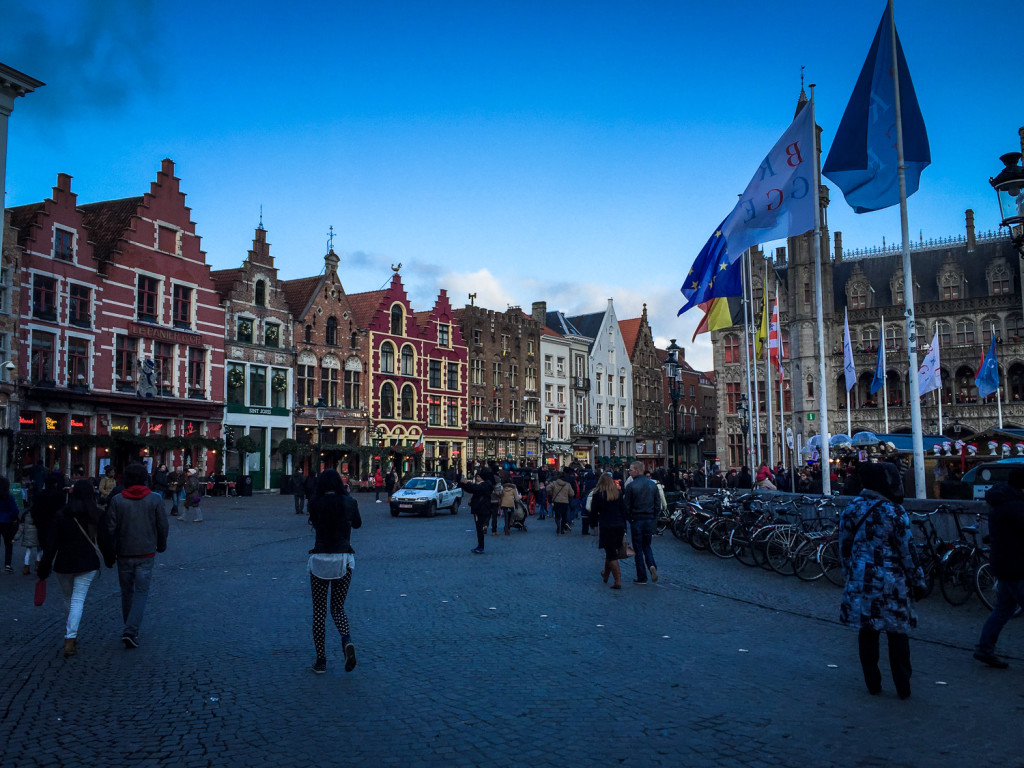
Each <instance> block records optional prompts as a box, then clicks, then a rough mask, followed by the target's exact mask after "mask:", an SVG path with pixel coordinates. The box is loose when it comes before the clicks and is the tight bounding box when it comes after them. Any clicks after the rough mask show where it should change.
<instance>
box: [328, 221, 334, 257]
mask: <svg viewBox="0 0 1024 768" xmlns="http://www.w3.org/2000/svg"><path fill="white" fill-rule="evenodd" d="M333 250H334V225H333V224H331V226H329V227H328V228H327V251H328V252H330V251H333Z"/></svg>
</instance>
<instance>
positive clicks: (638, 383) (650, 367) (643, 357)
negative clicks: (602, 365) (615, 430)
mask: <svg viewBox="0 0 1024 768" xmlns="http://www.w3.org/2000/svg"><path fill="white" fill-rule="evenodd" d="M619 331H620V332H621V333H622V341H623V343H625V345H626V354H627V355H629V361H630V364H631V365H632V367H633V439H634V446H635V452H634V456H636V458H637V459H638V460H639V461H642V462H643V463H644V466H645V467H646V468H647V469H654V468H655V467H660V466H663V465H664V463H665V445H666V443H665V420H664V413H665V411H664V402H665V397H664V387H663V382H664V378H665V371H664V370H663V369H662V367H661V357H660V356H659V355H658V350H657V348H656V347H655V346H654V336H653V334H652V333H651V326H650V323H649V322H648V321H647V305H646V304H644V309H643V313H642V314H641V315H640V317H635V318H632V319H630V320H620V321H619Z"/></svg>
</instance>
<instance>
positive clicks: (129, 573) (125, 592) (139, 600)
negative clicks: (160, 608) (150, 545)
mask: <svg viewBox="0 0 1024 768" xmlns="http://www.w3.org/2000/svg"><path fill="white" fill-rule="evenodd" d="M154 560H156V558H155V557H119V558H117V578H118V581H119V582H120V583H121V617H122V618H123V619H124V632H123V633H122V634H125V635H128V636H129V637H138V634H139V625H140V624H142V614H143V613H145V611H146V599H147V598H148V597H149V583H150V581H151V580H152V578H153V561H154Z"/></svg>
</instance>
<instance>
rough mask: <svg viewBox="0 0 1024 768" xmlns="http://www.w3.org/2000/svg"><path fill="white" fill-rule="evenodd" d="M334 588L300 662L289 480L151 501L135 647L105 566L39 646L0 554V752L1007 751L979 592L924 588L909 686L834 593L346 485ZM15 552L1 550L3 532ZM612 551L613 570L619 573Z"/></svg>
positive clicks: (46, 625)
mask: <svg viewBox="0 0 1024 768" xmlns="http://www.w3.org/2000/svg"><path fill="white" fill-rule="evenodd" d="M358 498H359V501H360V507H361V510H362V514H363V518H364V521H365V522H364V525H363V528H362V529H361V530H359V531H357V532H356V533H355V536H354V539H353V543H354V546H355V548H356V550H357V562H358V564H357V567H356V571H355V577H354V579H353V582H352V591H351V592H350V596H349V601H348V612H349V617H350V620H351V622H352V631H353V640H354V642H355V643H356V647H357V649H358V657H359V665H358V666H357V667H356V669H355V670H354V671H353V672H351V673H345V672H344V669H343V661H344V659H343V657H342V654H341V649H340V643H339V641H338V635H337V632H336V631H335V630H334V628H333V625H332V624H331V622H330V620H328V656H329V667H328V673H327V674H326V675H324V676H316V675H313V674H312V673H311V672H310V670H309V665H310V664H311V663H312V661H313V656H314V653H313V646H312V640H311V636H310V622H311V613H312V612H311V608H310V600H309V582H308V576H307V574H306V572H305V560H306V552H307V550H308V549H309V547H310V546H311V545H312V537H311V530H310V528H309V527H308V526H307V525H306V520H305V518H304V517H299V516H297V515H295V514H294V512H293V508H292V499H291V497H290V496H285V497H282V496H276V495H263V496H256V497H253V498H248V499H214V500H210V501H209V502H208V503H207V504H206V505H204V511H205V513H206V522H204V523H201V524H196V523H191V522H186V523H180V522H177V521H175V520H173V519H172V521H171V526H172V528H171V534H170V542H169V546H168V550H167V552H166V553H165V554H163V555H160V556H159V557H158V560H157V567H156V570H155V573H154V578H153V589H152V593H151V595H150V602H149V607H148V609H147V616H146V618H145V621H144V622H143V626H142V633H141V647H140V648H139V649H137V650H134V651H127V650H125V649H124V648H123V647H122V645H121V643H120V642H119V637H120V629H121V624H120V617H119V598H118V594H117V579H116V575H115V572H114V571H106V572H105V573H104V575H103V576H102V578H101V579H100V580H99V581H98V582H96V583H94V586H93V589H92V592H91V593H90V595H89V599H88V602H87V604H86V609H85V617H84V619H83V622H82V626H81V629H80V635H79V638H80V639H79V653H78V656H76V657H74V658H72V659H68V660H65V659H64V658H63V657H62V653H61V649H62V637H63V631H62V629H63V618H64V609H63V601H62V599H61V596H60V592H59V589H58V587H57V583H56V581H55V580H54V579H51V580H50V583H49V589H50V595H49V597H48V600H47V603H46V605H44V606H43V607H41V608H35V607H33V606H32V586H33V582H34V579H32V578H29V577H24V576H22V575H20V573H18V574H16V575H13V576H0V643H2V647H3V649H4V650H3V658H4V675H3V677H2V681H3V682H2V685H0V765H2V766H3V767H4V768H30V767H34V766H62V767H63V768H75V767H77V766H83V767H89V768H94V767H102V766H118V767H120V766H133V767H134V766H146V767H149V766H185V767H188V768H191V767H192V766H195V767H196V768H198V767H200V766H216V767H217V768H225V767H228V766H252V767H253V768H259V767H260V766H273V767H274V768H281V767H282V766H285V767H288V766H342V765H345V766H482V765H486V766H549V765H550V766H559V767H564V766H577V765H580V766H582V765H602V766H608V765H636V766H645V767H647V766H731V765H744V766H797V765H799V766H808V765H813V766H959V765H968V764H970V765H975V764H983V765H1000V766H1019V765H1024V757H1022V756H1021V752H1020V743H1021V739H1020V722H1021V718H1022V713H1024V695H1022V689H1024V686H1022V684H1021V681H1022V678H1021V676H1022V675H1024V630H1022V628H1024V622H1020V621H1018V622H1011V624H1010V626H1008V627H1007V629H1006V630H1005V632H1004V635H1003V637H1002V639H1001V640H1002V641H1001V650H1002V651H1003V652H1005V653H1006V654H1007V655H1008V656H1009V657H1010V660H1011V668H1010V669H1009V670H1008V671H997V670H992V669H989V668H987V667H983V666H982V665H981V664H979V663H977V662H975V661H974V660H973V659H972V658H971V655H970V649H971V647H972V646H973V643H974V640H975V638H976V635H977V633H978V630H979V628H980V626H981V623H982V621H983V620H984V617H985V615H986V612H985V611H984V610H983V608H982V607H981V606H980V603H978V604H973V605H968V606H964V607H963V608H960V609H953V608H950V607H948V606H946V605H944V604H943V603H942V602H941V597H932V598H930V599H929V600H928V601H926V602H925V603H923V604H922V605H921V606H920V618H921V622H920V624H921V626H920V630H919V631H918V633H917V634H916V636H915V638H914V639H913V640H912V655H913V661H914V669H915V674H914V679H913V686H914V695H913V697H912V698H911V699H910V700H908V701H899V700H898V699H897V698H896V696H895V694H894V692H893V689H892V684H891V682H890V681H889V678H888V674H887V671H886V669H885V662H884V658H885V653H884V651H883V654H882V655H883V680H884V682H883V684H884V686H885V690H884V692H883V695H881V696H879V697H872V696H869V695H868V694H867V692H866V690H865V688H864V684H863V682H862V680H861V678H860V669H859V664H858V662H857V658H856V636H855V634H854V633H852V632H851V631H850V630H848V629H845V628H843V627H841V626H839V624H838V623H837V621H836V616H837V613H838V601H839V592H838V590H837V589H836V588H835V587H832V586H831V585H829V584H827V583H819V582H816V583H812V584H805V583H801V582H797V581H795V580H793V579H783V578H782V577H779V576H776V575H774V574H771V573H767V572H763V571H759V570H754V569H748V568H745V567H743V566H742V565H740V564H738V563H735V562H731V561H720V560H717V559H716V558H714V557H713V556H712V555H710V554H707V553H697V552H694V551H693V550H692V549H690V548H689V547H688V546H687V545H686V544H684V543H682V542H680V541H677V540H676V539H674V538H673V537H672V536H671V535H666V536H664V537H660V538H657V539H656V540H655V544H654V549H655V555H656V557H657V559H658V563H659V566H660V567H659V572H660V576H661V579H660V581H659V582H658V583H657V584H651V585H647V586H639V585H635V584H633V583H632V575H633V574H632V566H631V563H632V561H626V563H624V564H627V565H628V566H629V567H627V568H624V570H625V571H626V573H627V574H628V577H627V578H625V579H624V581H625V582H626V583H625V584H624V587H623V589H622V590H621V591H620V592H614V591H612V590H609V589H608V588H607V587H606V586H605V585H604V584H602V583H601V580H600V577H599V572H600V570H601V560H602V556H601V553H600V552H599V551H598V550H597V549H596V537H590V538H585V537H582V536H580V535H579V534H578V533H574V534H573V535H571V536H562V537H556V536H555V535H554V523H553V521H552V519H551V518H548V519H547V520H546V521H540V520H536V519H531V522H530V532H529V533H520V532H514V533H513V535H512V536H509V537H504V536H501V537H497V538H495V537H491V536H488V537H487V546H486V548H487V552H486V554H485V555H483V556H477V555H474V554H472V553H470V551H469V550H470V548H471V547H472V546H475V538H474V536H473V534H472V533H471V532H470V527H471V522H470V517H469V514H468V509H467V508H466V507H463V508H462V510H461V512H460V514H458V515H457V516H455V517H451V516H447V515H444V516H438V517H436V518H432V519H427V518H411V517H402V518H398V519H394V518H392V517H391V516H390V515H389V514H388V512H387V505H386V504H374V503H373V500H372V498H369V499H368V497H366V496H362V495H360V496H359V497H358ZM17 557H20V551H19V553H18V555H17ZM624 575H625V574H624Z"/></svg>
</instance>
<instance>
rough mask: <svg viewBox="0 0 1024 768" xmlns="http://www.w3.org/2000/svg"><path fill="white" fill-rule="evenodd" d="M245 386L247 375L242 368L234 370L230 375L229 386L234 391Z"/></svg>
mask: <svg viewBox="0 0 1024 768" xmlns="http://www.w3.org/2000/svg"><path fill="white" fill-rule="evenodd" d="M244 385H245V374H244V373H242V369H241V368H232V369H231V371H230V373H228V386H229V387H231V388H232V389H238V388H239V387H241V386H244Z"/></svg>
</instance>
